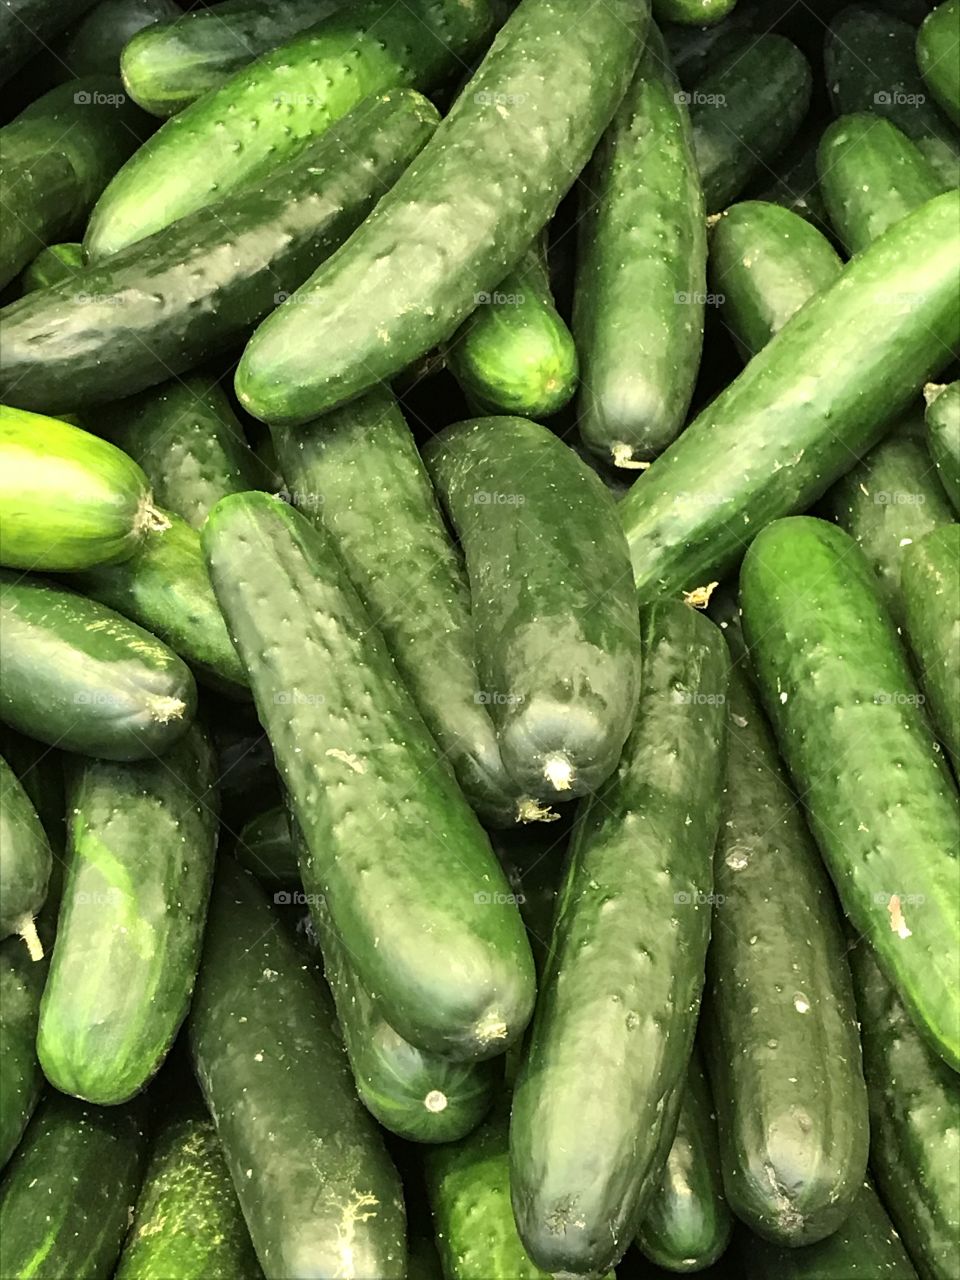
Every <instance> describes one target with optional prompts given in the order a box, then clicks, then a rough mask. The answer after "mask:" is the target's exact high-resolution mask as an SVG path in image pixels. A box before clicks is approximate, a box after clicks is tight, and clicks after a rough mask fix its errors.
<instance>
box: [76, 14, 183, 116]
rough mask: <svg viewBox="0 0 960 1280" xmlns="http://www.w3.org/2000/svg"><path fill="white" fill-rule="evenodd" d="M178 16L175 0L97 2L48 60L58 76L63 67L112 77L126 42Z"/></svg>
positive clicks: (82, 72) (85, 74)
mask: <svg viewBox="0 0 960 1280" xmlns="http://www.w3.org/2000/svg"><path fill="white" fill-rule="evenodd" d="M178 16H182V10H181V9H180V7H179V5H177V4H175V3H174V0H97V3H96V4H95V5H94V6H93V8H92V9H90V10H89V12H87V13H86V14H85V15H84V16H83V18H81V20H80V21H79V22H78V23H77V25H76V26H75V27H73V28H72V29H71V30H70V32H69V33H68V34H67V35H65V36H64V37H63V39H62V40H59V41H58V42H57V44H56V46H55V47H54V49H53V50H52V58H51V61H56V62H57V63H58V64H59V65H60V67H61V75H62V68H67V69H68V71H69V73H72V74H73V75H75V76H92V75H97V74H101V75H114V76H115V75H116V74H117V73H118V72H119V70H120V53H121V50H122V49H123V47H124V46H125V45H126V44H127V42H128V41H130V40H132V39H133V38H134V36H136V35H137V33H138V32H140V31H143V30H145V29H149V28H150V27H151V26H153V25H154V24H155V23H158V22H170V21H172V20H173V19H175V18H177V17H178ZM126 87H127V86H124V88H126ZM128 92H129V90H128ZM132 96H133V95H132V94H131V97H132ZM134 101H136V99H134ZM137 105H138V106H139V105H140V104H139V103H138V104H137Z"/></svg>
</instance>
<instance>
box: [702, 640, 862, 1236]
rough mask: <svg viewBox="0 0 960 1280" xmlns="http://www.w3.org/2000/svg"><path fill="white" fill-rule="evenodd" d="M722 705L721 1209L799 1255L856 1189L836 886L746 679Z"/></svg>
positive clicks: (853, 1072) (851, 1024) (851, 1016)
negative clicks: (725, 732)
mask: <svg viewBox="0 0 960 1280" xmlns="http://www.w3.org/2000/svg"><path fill="white" fill-rule="evenodd" d="M730 633H731V628H729V627H728V628H727V635H728V637H730ZM734 639H735V636H734V637H730V642H731V651H732V653H733V655H734V658H735V660H737V659H738V650H737V648H736V647H735V646H734V643H733V640H734ZM739 660H740V661H742V658H741V659H739ZM727 711H728V713H729V714H728V725H727V729H728V737H727V763H726V790H725V795H724V806H723V816H722V821H721V824H720V838H719V840H718V841H717V846H716V851H715V853H714V877H715V878H714V883H715V887H716V892H717V906H716V908H715V911H716V916H717V927H716V928H715V929H714V932H713V940H712V942H711V948H710V954H709V957H708V961H707V984H708V985H707V992H706V994H705V996H704V1031H705V1035H704V1045H705V1056H706V1060H707V1065H708V1069H709V1072H710V1076H711V1082H712V1084H713V1097H714V1105H715V1108H716V1112H717V1122H718V1129H719V1135H720V1154H721V1169H722V1173H723V1183H724V1190H725V1193H726V1197H727V1201H728V1203H729V1204H730V1207H731V1208H732V1209H733V1210H734V1212H735V1213H736V1214H737V1216H738V1217H739V1218H741V1219H742V1220H743V1221H745V1222H746V1223H747V1224H748V1225H749V1227H750V1229H751V1231H752V1232H754V1233H755V1234H756V1235H759V1236H761V1237H763V1238H766V1239H769V1240H774V1241H777V1242H779V1243H781V1244H784V1245H788V1246H791V1247H795V1246H798V1245H807V1244H810V1243H812V1242H814V1241H816V1240H820V1239H822V1238H823V1237H825V1236H827V1235H828V1234H829V1233H830V1232H832V1231H835V1230H837V1228H838V1227H839V1226H840V1224H841V1222H842V1221H843V1218H844V1216H845V1214H846V1213H847V1212H848V1211H849V1210H850V1206H851V1203H852V1201H853V1198H854V1196H855V1195H856V1193H857V1189H858V1187H859V1186H860V1183H861V1182H862V1181H863V1176H864V1171H865V1169H866V1164H867V1138H868V1133H867V1096H866V1089H865V1086H864V1082H863V1072H862V1069H861V1064H860V1043H859V1037H858V1030H857V1020H856V1009H855V1006H854V999H853V991H852V988H851V984H850V972H849V969H848V967H847V961H846V957H845V956H844V943H843V937H842V935H841V932H840V922H839V919H838V918H837V915H836V910H835V907H834V903H833V892H832V888H831V885H830V882H829V880H828V879H827V876H826V874H825V872H824V870H823V867H822V865H821V862H820V858H819V854H818V852H817V849H816V847H815V845H814V843H813V840H812V838H811V836H810V833H809V831H808V830H807V827H806V824H805V822H804V820H803V817H802V816H801V814H800V812H799V810H798V808H797V799H796V796H795V795H794V792H793V790H792V788H791V786H790V783H789V781H788V780H787V777H786V774H785V772H784V769H783V766H782V765H781V764H780V760H779V757H778V754H777V748H776V745H775V743H774V740H773V735H772V732H771V730H770V727H769V725H768V724H767V722H766V719H765V717H764V714H763V712H762V711H761V710H760V707H759V704H758V702H757V699H756V696H755V694H754V692H753V690H752V689H751V687H750V686H749V684H748V683H747V679H746V669H744V672H743V674H741V671H740V670H735V671H734V673H733V675H732V678H731V681H730V689H729V700H728V707H727Z"/></svg>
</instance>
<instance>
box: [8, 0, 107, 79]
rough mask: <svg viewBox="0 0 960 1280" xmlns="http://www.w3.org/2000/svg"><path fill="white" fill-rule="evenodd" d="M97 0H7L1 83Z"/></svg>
mask: <svg viewBox="0 0 960 1280" xmlns="http://www.w3.org/2000/svg"><path fill="white" fill-rule="evenodd" d="M95 3H96V0H3V4H2V6H0V84H3V82H4V81H5V80H7V79H9V78H10V76H11V75H12V74H13V72H14V71H17V70H18V69H19V68H20V67H22V66H23V64H24V63H25V62H27V61H28V60H29V59H30V58H31V57H32V56H33V55H34V54H35V53H38V52H39V51H40V50H41V49H42V48H43V46H44V44H46V43H48V42H49V41H50V40H52V39H54V38H55V37H56V36H57V35H59V34H60V32H61V31H65V30H66V29H67V27H69V26H70V25H71V24H72V23H73V22H75V21H76V20H77V19H78V18H79V17H80V16H81V15H82V14H83V13H84V11H85V10H87V9H90V8H91V7H92V6H93V5H94V4H95Z"/></svg>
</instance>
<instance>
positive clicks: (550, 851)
mask: <svg viewBox="0 0 960 1280" xmlns="http://www.w3.org/2000/svg"><path fill="white" fill-rule="evenodd" d="M574 813H575V807H574V806H572V805H571V806H569V807H568V808H566V809H565V810H563V811H562V812H561V813H560V814H558V818H559V821H558V822H557V823H556V824H552V823H551V824H550V825H549V826H544V825H537V826H532V827H513V828H512V829H511V830H509V831H494V832H493V833H492V834H491V842H492V844H493V848H494V852H495V853H496V855H497V857H498V858H499V859H500V864H501V866H502V867H503V869H504V871H505V872H506V874H507V879H508V880H509V881H510V887H511V889H513V891H514V894H515V896H516V898H517V902H518V904H519V906H520V914H521V916H523V923H524V924H525V925H526V928H527V937H528V938H529V939H530V949H531V950H532V951H533V959H534V963H535V964H536V966H537V973H538V974H542V973H543V970H544V966H545V964H546V960H547V956H548V954H549V952H550V935H551V933H552V931H553V917H554V914H555V912H556V905H557V894H558V893H559V891H560V882H561V878H562V876H561V872H562V870H563V867H564V864H565V862H566V851H567V846H568V844H569V842H570V829H571V825H572V819H573V816H574ZM521 1056H522V1055H521Z"/></svg>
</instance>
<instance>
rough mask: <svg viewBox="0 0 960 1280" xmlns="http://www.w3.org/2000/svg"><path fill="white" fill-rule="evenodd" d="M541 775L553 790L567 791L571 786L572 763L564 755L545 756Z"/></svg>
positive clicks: (572, 776)
mask: <svg viewBox="0 0 960 1280" xmlns="http://www.w3.org/2000/svg"><path fill="white" fill-rule="evenodd" d="M543 776H544V778H546V780H547V782H549V784H550V786H551V787H553V789H554V791H569V790H570V788H571V787H572V786H573V778H574V769H573V765H572V764H571V763H570V761H569V760H568V759H567V757H566V756H565V755H561V754H559V753H558V754H556V755H552V756H547V758H546V760H545V761H544V762H543Z"/></svg>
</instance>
